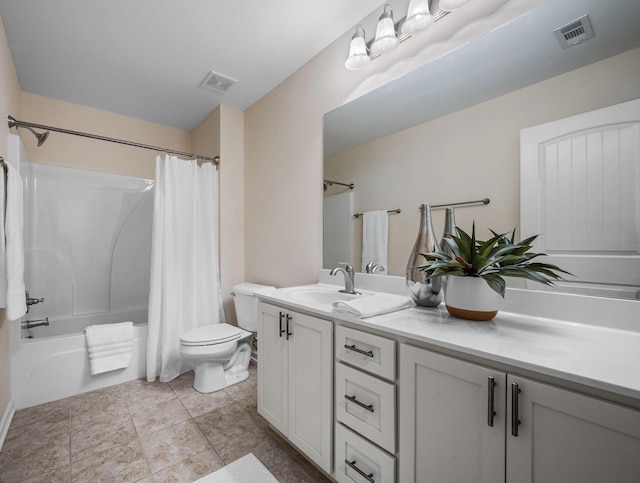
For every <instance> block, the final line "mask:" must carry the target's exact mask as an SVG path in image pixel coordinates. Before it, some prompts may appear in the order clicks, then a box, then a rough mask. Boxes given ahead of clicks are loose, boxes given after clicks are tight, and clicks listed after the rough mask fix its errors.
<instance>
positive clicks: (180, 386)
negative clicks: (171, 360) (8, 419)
mask: <svg viewBox="0 0 640 483" xmlns="http://www.w3.org/2000/svg"><path fill="white" fill-rule="evenodd" d="M250 374H251V375H250V377H249V379H247V380H246V381H244V382H242V383H240V384H236V385H234V386H231V387H229V388H227V389H225V390H223V391H218V392H215V393H212V394H200V393H198V392H196V391H195V390H194V389H193V386H192V384H193V372H188V373H186V374H183V375H182V376H180V377H178V378H176V379H174V380H173V381H171V382H169V383H161V382H153V383H148V382H146V381H144V380H136V381H131V382H127V383H124V384H120V385H118V386H112V387H108V388H105V389H99V390H97V391H92V392H89V393H85V394H80V395H78V396H73V397H70V398H66V399H63V400H60V401H54V402H51V403H47V404H42V405H40V406H35V407H32V408H27V409H23V410H20V411H17V412H16V414H15V416H14V418H13V421H12V423H11V426H10V428H9V433H8V435H7V438H6V440H5V443H4V447H3V448H2V451H1V452H0V482H2V483H5V482H47V483H53V482H92V483H93V482H110V483H111V482H136V481H139V482H142V483H150V482H188V483H190V482H192V481H194V480H197V479H198V478H201V477H203V476H205V475H208V474H209V473H211V472H213V471H215V470H217V469H218V468H221V467H223V466H224V465H226V464H228V463H231V462H232V461H235V460H236V459H238V458H240V457H242V456H244V455H245V454H247V453H250V452H251V453H253V454H254V455H255V456H256V457H257V458H258V459H259V460H260V461H261V462H262V464H264V465H265V466H266V467H267V468H268V469H269V471H271V473H273V475H274V476H275V477H276V478H277V479H278V480H279V481H281V482H295V483H301V482H329V481H330V480H329V479H327V478H326V477H325V476H324V475H323V474H322V473H320V472H319V471H318V470H317V469H315V468H314V467H313V466H312V465H311V464H310V463H309V462H308V461H307V460H306V459H304V458H303V457H302V456H301V455H300V454H299V453H297V452H296V450H295V449H294V448H293V447H292V446H290V445H289V444H287V443H286V442H285V440H284V439H282V438H281V437H280V436H279V435H278V434H276V433H275V432H274V431H273V430H271V429H270V428H269V427H268V424H267V422H266V421H265V420H264V419H263V418H262V417H261V416H260V415H258V413H257V411H256V395H257V388H256V382H257V377H256V366H255V364H254V363H252V364H251V366H250Z"/></svg>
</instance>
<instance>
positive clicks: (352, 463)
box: [344, 460, 375, 483]
mask: <svg viewBox="0 0 640 483" xmlns="http://www.w3.org/2000/svg"><path fill="white" fill-rule="evenodd" d="M344 462H345V463H346V464H347V465H349V468H351V469H353V470H354V471H356V472H357V473H358V474H359V475H360V476H362V477H363V478H365V479H366V480H367V481H370V482H371V483H375V480H374V479H373V473H369V474H366V473H365V472H364V471H362V470H361V469H360V468H358V467H357V466H356V460H353V461H349V460H344Z"/></svg>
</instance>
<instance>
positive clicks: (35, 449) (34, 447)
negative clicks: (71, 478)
mask: <svg viewBox="0 0 640 483" xmlns="http://www.w3.org/2000/svg"><path fill="white" fill-rule="evenodd" d="M68 464H69V436H68V435H65V436H63V437H57V436H56V437H46V436H41V437H40V438H38V439H34V440H32V441H29V442H28V443H25V444H20V445H15V444H14V445H11V444H5V446H4V447H3V448H2V453H0V473H2V474H4V473H5V471H6V473H8V474H15V475H20V477H21V478H22V480H23V481H24V480H27V479H29V478H33V477H36V476H38V475H40V474H42V473H45V472H47V471H50V470H53V469H56V468H60V467H62V466H66V465H68ZM5 469H6V470H5Z"/></svg>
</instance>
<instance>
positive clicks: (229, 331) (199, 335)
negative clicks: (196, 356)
mask: <svg viewBox="0 0 640 483" xmlns="http://www.w3.org/2000/svg"><path fill="white" fill-rule="evenodd" d="M243 332H244V331H243V330H242V329H241V328H239V327H236V326H234V325H229V324H211V325H204V326H202V327H198V328H197V329H192V330H189V331H187V332H185V333H184V334H182V337H180V342H181V343H183V344H185V345H205V344H206V345H211V344H221V343H223V342H229V341H230V340H234V339H238V338H239V337H240V336H241V335H242V333H243Z"/></svg>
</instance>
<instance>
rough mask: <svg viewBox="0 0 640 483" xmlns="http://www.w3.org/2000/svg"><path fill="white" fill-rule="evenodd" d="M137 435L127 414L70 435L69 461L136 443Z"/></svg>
mask: <svg viewBox="0 0 640 483" xmlns="http://www.w3.org/2000/svg"><path fill="white" fill-rule="evenodd" d="M137 439H138V434H137V433H136V430H135V428H134V426H133V422H132V421H131V417H130V416H129V415H128V414H127V415H126V416H122V417H120V418H116V419H113V420H112V421H103V422H100V423H95V424H92V425H89V426H86V427H84V428H83V429H79V430H74V431H73V432H72V433H71V461H72V462H73V461H78V460H80V459H83V458H86V457H88V456H93V455H96V454H98V453H102V452H104V451H106V450H108V449H110V448H113V447H115V446H120V445H122V444H127V443H130V442H133V441H137Z"/></svg>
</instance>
